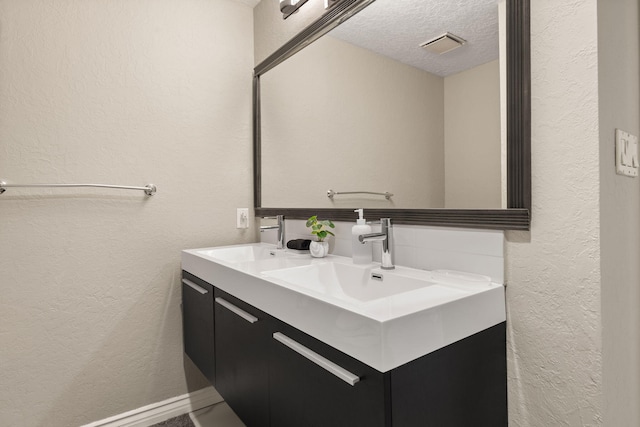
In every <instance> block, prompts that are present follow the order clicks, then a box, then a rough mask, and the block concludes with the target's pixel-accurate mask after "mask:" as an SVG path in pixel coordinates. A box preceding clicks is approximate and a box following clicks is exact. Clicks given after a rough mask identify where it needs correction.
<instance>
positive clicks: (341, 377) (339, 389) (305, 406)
mask: <svg viewBox="0 0 640 427" xmlns="http://www.w3.org/2000/svg"><path fill="white" fill-rule="evenodd" d="M274 324H275V326H276V327H275V331H274V333H273V334H272V342H271V357H270V364H269V399H270V408H271V409H270V418H271V426H277V427H300V426H305V427H327V426H331V427H341V426H344V427H360V426H362V427H385V426H387V427H388V426H390V425H391V424H390V419H389V418H390V417H389V414H390V413H389V412H388V411H386V409H388V407H389V402H388V401H387V399H386V398H385V390H386V389H388V387H389V376H388V374H382V373H380V372H378V371H376V370H375V369H373V368H371V367H369V366H367V365H364V364H363V363H361V362H359V361H357V360H355V359H353V358H351V357H350V356H347V355H345V354H344V353H342V352H340V351H338V350H336V349H335V348H332V347H330V346H328V345H326V344H324V343H322V342H320V341H318V340H316V339H314V338H312V337H310V336H309V335H306V334H304V333H302V332H300V331H298V330H297V329H295V328H292V327H291V326H289V325H286V324H284V323H282V322H279V321H275V320H274ZM386 395H387V397H388V394H386Z"/></svg>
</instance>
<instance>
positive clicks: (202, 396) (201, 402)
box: [82, 387, 223, 427]
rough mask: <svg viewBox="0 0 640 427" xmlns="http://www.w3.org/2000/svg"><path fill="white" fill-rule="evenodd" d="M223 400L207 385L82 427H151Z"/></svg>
mask: <svg viewBox="0 0 640 427" xmlns="http://www.w3.org/2000/svg"><path fill="white" fill-rule="evenodd" d="M222 400H223V399H222V396H220V394H218V392H217V391H216V390H215V389H214V388H213V387H207V388H203V389H202V390H198V391H194V392H193V393H187V394H183V395H182V396H178V397H172V398H170V399H167V400H163V401H162V402H157V403H152V404H151V405H147V406H143V407H142V408H138V409H134V410H132V411H128V412H124V413H122V414H120V415H115V416H113V417H109V418H105V419H104V420H100V421H94V422H92V423H90V424H85V425H84V426H82V427H149V426H152V425H154V424H157V423H161V422H162V421H166V420H168V419H169V418H173V417H177V416H179V415H182V414H186V413H188V412H193V411H197V410H198V409H202V408H205V407H207V406H211V405H214V404H216V403H220V402H222Z"/></svg>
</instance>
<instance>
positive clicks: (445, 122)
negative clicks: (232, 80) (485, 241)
mask: <svg viewBox="0 0 640 427" xmlns="http://www.w3.org/2000/svg"><path fill="white" fill-rule="evenodd" d="M423 1H425V2H426V3H424V4H422V3H419V2H415V1H413V2H409V3H407V4H408V5H413V7H410V8H409V9H410V10H408V11H404V12H403V10H402V2H399V1H395V2H393V1H391V0H377V1H375V2H373V1H369V0H365V1H358V0H353V1H351V0H345V1H342V2H341V3H339V4H338V6H336V7H335V8H333V9H331V10H330V11H329V12H327V13H325V14H324V15H323V16H322V17H321V18H319V19H318V20H317V21H315V22H314V23H313V24H311V25H310V26H309V27H307V28H306V29H305V30H303V31H302V32H301V33H300V34H298V35H297V36H296V37H294V38H293V39H292V40H290V41H289V42H288V43H287V44H285V45H284V46H282V48H280V49H279V50H278V51H276V52H275V53H274V54H273V55H271V56H270V57H268V58H267V59H266V60H265V61H264V62H262V63H261V64H259V65H258V66H257V67H256V69H255V70H254V74H255V78H254V97H255V99H254V125H255V126H254V143H255V147H254V148H255V152H254V153H255V155H254V170H255V206H256V215H257V216H267V215H275V214H284V215H286V216H287V217H289V218H306V217H308V216H310V215H311V214H316V213H320V214H322V215H326V216H328V217H331V218H332V219H336V220H339V219H347V220H352V219H353V209H354V208H357V207H365V208H368V209H367V211H368V214H367V216H368V217H369V218H375V217H377V216H380V217H383V216H389V217H391V218H393V219H394V220H395V222H397V223H410V224H432V225H448V226H463V227H482V228H496V229H528V226H529V221H530V218H529V209H528V208H529V206H530V194H531V193H530V172H529V168H530V166H529V165H530V154H529V152H530V148H529V146H530V112H529V110H530V107H529V105H530V102H529V47H528V40H529V39H528V33H529V32H528V24H529V19H528V2H527V1H520V0H505V1H504V2H502V3H503V5H504V14H503V16H504V17H505V18H504V22H503V28H504V33H503V34H504V37H503V38H506V46H504V47H503V48H502V52H503V53H505V52H506V55H503V57H505V56H506V58H505V59H506V60H505V61H504V65H503V67H502V79H501V77H500V73H501V71H500V66H499V61H498V50H499V49H498V40H497V38H498V34H497V27H498V3H499V2H498V1H496V0H466V1H463V2H462V3H460V2H456V7H458V8H460V7H461V5H464V4H465V3H466V7H464V8H463V9H462V10H459V11H458V12H456V13H457V14H458V15H461V16H463V18H464V17H466V18H471V19H472V20H473V19H475V21H467V22H466V23H465V21H464V19H463V18H461V17H460V16H456V17H455V18H451V19H444V20H443V19H439V20H437V21H438V22H441V23H446V25H445V24H439V25H435V26H434V27H433V28H432V29H431V30H430V32H431V34H425V36H424V38H425V40H422V41H426V39H428V38H429V36H432V35H438V34H434V32H436V33H437V31H439V28H442V27H444V26H446V28H443V29H445V30H447V31H450V32H451V33H454V32H457V33H458V34H455V33H454V34H453V35H452V37H455V36H456V35H457V36H461V35H464V36H467V37H469V35H471V37H470V40H468V41H467V43H465V44H463V45H462V47H460V48H458V49H456V50H455V51H451V52H448V53H445V54H443V55H435V56H434V55H433V54H423V53H422V52H421V50H422V48H419V47H418V53H417V55H418V59H416V61H420V60H424V58H427V59H428V60H429V61H428V62H430V63H429V64H427V65H426V67H427V68H428V67H430V68H428V71H423V70H422V69H424V68H425V67H424V66H422V65H421V64H417V63H412V62H411V61H413V60H414V59H415V58H414V59H412V58H410V57H409V58H408V59H407V57H403V58H400V60H401V61H402V63H399V62H397V61H396V60H391V59H388V55H387V54H385V53H384V52H383V51H384V49H387V50H390V51H391V52H392V53H393V51H395V50H398V49H397V48H394V46H393V45H392V44H391V43H389V40H387V41H386V43H381V40H380V39H381V38H384V37H380V35H382V36H384V34H385V33H387V34H389V35H391V34H393V37H394V38H398V37H403V36H404V37H406V38H408V39H410V40H414V41H415V40H416V35H415V33H416V32H417V30H416V28H431V27H429V25H427V23H428V22H429V20H431V21H434V18H433V16H434V12H437V11H439V12H442V11H443V8H444V5H445V3H446V4H451V2H448V1H447V0H423ZM443 2H444V3H443ZM391 5H394V6H395V7H400V9H394V10H392V11H389V10H386V9H387V8H388V7H390V6H391ZM445 9H446V8H445ZM482 10H484V11H485V13H486V11H487V10H488V11H489V12H488V13H489V14H490V15H487V16H485V17H483V18H482V19H480V17H479V13H482ZM425 12H428V13H425ZM454 12H455V9H451V10H449V14H454ZM389 13H394V14H395V15H402V14H404V15H403V16H402V19H401V20H400V21H399V22H405V24H404V25H402V26H401V27H402V28H401V30H400V31H398V30H396V29H395V28H389V25H393V24H391V23H395V25H396V27H400V25H398V24H397V22H398V21H395V20H391V19H387V20H386V21H388V22H386V23H385V22H382V23H380V22H379V21H375V20H376V19H379V18H380V17H382V18H383V21H384V16H385V15H387V16H388V14H389ZM491 14H492V15H491ZM395 15H394V16H395ZM430 16H431V18H430ZM416 17H417V18H418V22H417V24H409V20H415V18H416ZM461 22H462V24H461ZM474 22H475V23H474ZM478 22H481V23H483V25H484V24H489V25H484V27H491V28H489V30H484V29H483V28H481V27H483V26H482V25H480V24H479V23H478ZM385 25H387V27H385ZM456 25H457V26H456ZM338 26H339V27H338ZM372 26H373V27H372ZM380 26H382V27H384V28H385V30H383V31H382V32H380V33H379V34H378V38H377V39H376V38H375V37H372V36H371V34H373V33H374V31H372V30H371V28H375V27H380ZM465 26H471V27H473V28H472V29H471V30H469V31H465ZM335 27H338V28H336V29H335V30H334V31H332V32H331V33H329V34H328V35H327V36H325V37H322V38H320V37H321V36H323V35H324V34H326V33H327V32H329V31H331V30H332V29H334V28H335ZM350 28H351V29H350ZM483 31H484V33H483ZM363 35H364V36H365V37H363ZM417 37H418V38H419V37H421V36H420V35H418V36H417ZM363 38H364V40H362V39H363ZM318 39H319V40H318ZM372 40H375V41H374V43H373V45H372V44H371V43H372ZM382 41H384V40H382ZM411 43H412V44H413V45H415V44H416V43H413V42H411ZM363 46H364V47H363ZM380 46H381V47H380ZM303 48H304V49H303ZM414 50H416V49H414ZM383 54H384V55H385V56H383ZM414 56H415V54H414ZM418 67H420V68H422V69H419V68H418ZM456 67H457V68H456ZM267 72H268V73H267ZM471 74H474V75H475V76H474V77H473V78H472V79H471V80H469V79H468V78H466V76H467V75H471ZM477 75H480V76H484V77H481V80H478V79H479V77H477ZM394 76H396V77H398V78H396V80H397V81H396V82H393V80H394V79H393V77H394ZM460 76H463V77H464V79H461V78H460ZM388 77H391V79H390V80H384V79H385V78H388ZM465 79H466V83H465V82H464V81H463V82H462V84H461V85H460V84H459V83H458V82H459V81H460V80H465ZM482 79H484V80H482ZM501 80H502V83H501ZM415 81H417V82H418V83H415ZM469 82H473V83H472V84H470V83H469ZM465 84H466V85H467V86H465ZM500 86H502V92H503V93H505V92H506V94H505V95H504V96H503V101H502V102H500V96H499V93H500ZM445 92H446V93H445ZM472 92H477V93H478V94H480V95H477V94H474V93H472ZM451 93H453V94H454V95H455V94H456V93H457V95H455V96H450V94H451ZM456 96H457V98H458V100H457V101H456V100H455V98H456ZM473 96H476V98H477V99H476V100H473V98H472V97H473ZM452 98H453V99H454V101H452V100H451V99H452ZM456 102H457V104H456ZM469 104H474V108H473V109H471V110H472V113H471V114H472V115H474V114H478V113H482V114H485V113H487V112H488V111H489V112H490V114H489V116H488V117H489V118H488V119H487V118H486V114H485V115H484V116H482V115H480V116H479V117H481V118H480V119H476V122H479V123H480V124H479V125H478V124H477V123H476V124H475V125H473V124H469V123H470V122H469V121H466V120H468V118H465V121H462V119H461V117H462V116H465V115H466V116H469V114H470V113H469V112H468V111H467V110H469V108H467V107H468V106H469ZM500 105H502V113H501V107H500ZM371 107H373V108H371ZM447 111H448V113H447ZM445 113H447V114H449V118H445ZM501 114H502V122H503V123H504V122H505V121H506V126H505V127H506V129H505V131H503V132H502V136H501V124H500V123H501V118H500V116H501ZM505 116H506V118H505ZM362 123H364V124H367V125H365V126H357V125H358V124H362ZM471 123H472V122H471ZM487 129H489V131H488V132H487V135H484V134H482V135H481V133H482V132H485V131H487ZM445 130H446V132H445ZM456 132H458V135H457V136H456V138H457V139H458V147H456V146H455V144H450V145H451V146H447V145H446V141H445V140H446V138H447V137H449V138H450V139H452V138H451V135H452V134H455V133H456ZM465 132H466V133H465ZM445 133H446V135H445ZM470 136H471V137H470ZM453 139H455V138H453ZM469 139H473V144H472V145H470V146H468V147H467V148H465V147H461V146H460V141H462V142H464V141H465V140H469ZM485 140H486V142H482V143H481V141H485ZM385 141H388V142H387V143H386V144H385ZM454 142H455V141H454ZM467 143H468V141H467ZM483 144H484V145H483ZM456 150H457V151H456ZM474 150H475V151H474ZM445 157H446V159H445ZM501 160H502V161H501ZM447 161H448V163H447ZM469 161H471V162H469ZM465 162H467V165H465ZM501 164H502V165H504V167H501ZM474 167H476V168H477V169H475V170H470V169H473V168H474ZM455 168H458V170H457V171H456V170H455ZM445 169H446V170H445ZM447 172H449V173H448V174H447ZM469 172H470V174H469ZM465 173H467V175H465ZM445 176H446V177H447V183H446V184H445ZM340 179H342V181H340ZM501 183H502V187H501ZM385 184H387V185H385ZM479 184H481V185H479ZM465 186H466V187H465ZM447 187H448V188H450V189H451V188H453V189H454V190H455V191H449V192H448V194H449V195H451V194H453V193H456V192H458V193H459V194H458V195H457V196H455V197H449V198H448V199H447V197H446V196H445V193H447V192H446V191H445V188H447ZM485 187H486V188H485ZM505 187H506V188H505ZM329 189H333V190H335V191H338V192H348V191H359V190H363V191H373V192H381V193H384V192H386V191H388V192H391V193H393V194H394V195H393V196H391V197H389V198H386V197H384V196H378V195H373V194H358V195H350V194H347V195H344V194H338V195H335V196H334V197H333V198H332V199H330V198H328V197H327V194H326V191H327V190H329ZM483 192H484V193H483ZM465 194H466V195H465ZM283 195H284V197H283ZM476 196H479V197H477V198H476V199H475V200H474V197H476ZM502 206H505V207H506V209H502Z"/></svg>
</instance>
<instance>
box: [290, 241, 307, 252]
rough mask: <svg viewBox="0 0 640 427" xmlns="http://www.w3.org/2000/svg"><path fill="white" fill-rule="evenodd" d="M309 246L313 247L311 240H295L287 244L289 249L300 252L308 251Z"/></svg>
mask: <svg viewBox="0 0 640 427" xmlns="http://www.w3.org/2000/svg"><path fill="white" fill-rule="evenodd" d="M309 245H311V240H309V239H294V240H289V241H288V242H287V248H289V249H297V250H299V251H308V250H309Z"/></svg>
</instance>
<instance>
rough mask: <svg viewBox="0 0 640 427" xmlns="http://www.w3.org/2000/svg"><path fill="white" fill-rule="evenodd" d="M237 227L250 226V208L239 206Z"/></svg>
mask: <svg viewBox="0 0 640 427" xmlns="http://www.w3.org/2000/svg"><path fill="white" fill-rule="evenodd" d="M236 228H249V208H238V210H237V212H236Z"/></svg>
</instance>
